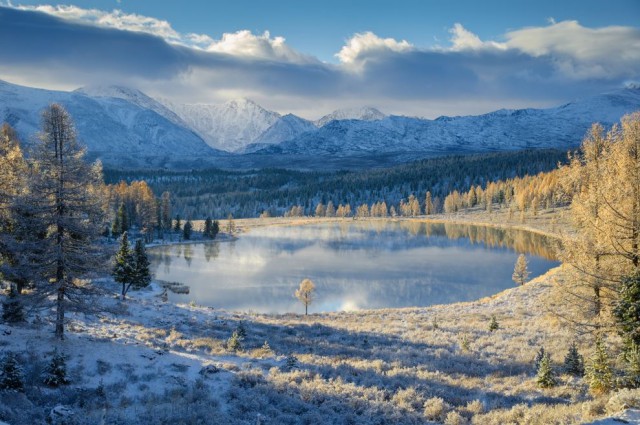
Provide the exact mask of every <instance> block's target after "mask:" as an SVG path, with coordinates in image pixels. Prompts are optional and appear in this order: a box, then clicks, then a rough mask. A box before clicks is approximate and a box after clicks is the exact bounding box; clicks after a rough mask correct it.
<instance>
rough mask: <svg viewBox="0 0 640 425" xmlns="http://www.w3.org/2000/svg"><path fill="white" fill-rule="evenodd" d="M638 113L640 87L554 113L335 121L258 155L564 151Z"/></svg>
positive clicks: (534, 111)
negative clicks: (592, 130) (597, 127)
mask: <svg viewBox="0 0 640 425" xmlns="http://www.w3.org/2000/svg"><path fill="white" fill-rule="evenodd" d="M639 109H640V89H638V88H626V89H622V90H618V91H615V92H611V93H606V94H603V95H599V96H593V97H589V98H586V99H581V100H578V101H575V102H571V103H568V104H566V105H562V106H560V107H557V108H550V109H519V110H499V111H495V112H491V113H489V114H484V115H478V116H463V117H440V118H437V119H435V120H425V119H419V118H408V117H399V116H389V117H386V118H384V119H381V120H377V121H362V120H341V121H331V122H329V123H327V124H325V125H324V126H323V127H321V128H319V129H318V130H317V131H315V132H307V133H304V134H301V135H300V136H298V137H296V138H295V139H293V140H289V141H285V142H283V143H280V144H278V145H273V146H268V147H265V148H263V149H262V150H259V151H258V153H260V154H293V155H332V156H335V155H338V156H350V155H375V154H384V153H397V152H416V153H422V154H424V153H429V154H436V153H448V152H456V153H457V152H460V153H462V152H483V151H493V150H515V149H527V148H560V149H564V148H569V147H574V146H577V145H578V144H579V143H580V141H581V140H582V138H583V137H584V135H585V133H586V131H587V130H588V129H589V127H590V126H591V124H592V123H594V122H600V123H602V124H604V125H606V126H610V125H612V124H614V123H615V122H617V121H619V120H620V118H621V117H622V116H623V115H624V114H626V113H629V112H633V111H636V110H639Z"/></svg>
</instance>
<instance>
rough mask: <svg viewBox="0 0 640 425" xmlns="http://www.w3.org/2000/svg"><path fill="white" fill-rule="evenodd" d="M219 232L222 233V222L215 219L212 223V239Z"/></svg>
mask: <svg viewBox="0 0 640 425" xmlns="http://www.w3.org/2000/svg"><path fill="white" fill-rule="evenodd" d="M218 233H220V222H219V221H218V220H213V223H211V239H215V238H216V236H218Z"/></svg>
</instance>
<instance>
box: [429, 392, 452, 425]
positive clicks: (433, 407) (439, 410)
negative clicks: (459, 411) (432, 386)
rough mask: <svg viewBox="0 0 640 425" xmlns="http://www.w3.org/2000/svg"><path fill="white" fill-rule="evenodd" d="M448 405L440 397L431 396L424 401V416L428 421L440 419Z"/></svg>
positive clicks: (442, 417)
mask: <svg viewBox="0 0 640 425" xmlns="http://www.w3.org/2000/svg"><path fill="white" fill-rule="evenodd" d="M447 410H449V405H448V404H447V403H446V402H445V401H444V400H443V399H441V398H440V397H432V398H430V399H428V400H427V401H425V402H424V411H423V414H424V417H425V418H427V419H429V420H430V421H442V420H443V419H444V417H445V413H446V412H447Z"/></svg>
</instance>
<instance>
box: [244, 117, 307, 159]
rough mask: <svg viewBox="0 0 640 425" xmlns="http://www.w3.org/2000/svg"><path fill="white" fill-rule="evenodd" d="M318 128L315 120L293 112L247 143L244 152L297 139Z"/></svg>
mask: <svg viewBox="0 0 640 425" xmlns="http://www.w3.org/2000/svg"><path fill="white" fill-rule="evenodd" d="M316 129H317V127H316V126H315V125H314V124H313V122H311V121H308V120H305V119H303V118H300V117H298V116H296V115H293V114H287V115H285V116H283V117H281V118H279V119H278V121H276V122H275V123H274V124H273V125H272V126H271V127H269V128H268V129H266V130H265V131H264V133H262V134H261V135H260V136H258V137H257V138H256V139H255V141H254V142H253V143H251V144H249V145H247V146H246V147H245V149H244V150H243V152H245V153H249V152H255V151H257V150H260V149H262V148H264V147H266V146H268V145H271V144H276V143H281V142H285V141H287V140H291V139H295V138H296V137H298V136H300V135H301V134H303V133H306V132H308V131H315V130H316Z"/></svg>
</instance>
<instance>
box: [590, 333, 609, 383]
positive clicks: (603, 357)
mask: <svg viewBox="0 0 640 425" xmlns="http://www.w3.org/2000/svg"><path fill="white" fill-rule="evenodd" d="M585 379H586V380H587V382H588V384H589V391H590V392H591V393H592V394H594V395H600V394H607V393H608V392H609V391H611V390H612V389H613V371H612V370H611V364H610V360H609V354H608V353H607V349H606V348H605V346H604V342H603V341H602V337H600V336H598V337H597V338H596V344H595V351H594V353H593V354H592V355H591V357H590V358H589V361H588V362H587V365H586V367H585Z"/></svg>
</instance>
